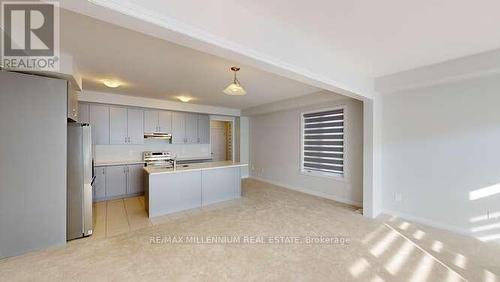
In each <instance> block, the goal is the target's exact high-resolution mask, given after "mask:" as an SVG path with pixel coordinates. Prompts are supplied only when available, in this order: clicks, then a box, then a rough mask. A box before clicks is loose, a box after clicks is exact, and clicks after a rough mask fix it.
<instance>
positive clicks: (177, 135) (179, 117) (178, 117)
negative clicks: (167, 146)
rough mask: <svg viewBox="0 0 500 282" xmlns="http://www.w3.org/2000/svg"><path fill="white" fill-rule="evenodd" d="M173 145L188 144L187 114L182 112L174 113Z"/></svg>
mask: <svg viewBox="0 0 500 282" xmlns="http://www.w3.org/2000/svg"><path fill="white" fill-rule="evenodd" d="M172 143H173V144H184V143H186V120H185V114H184V113H181V112H173V113H172Z"/></svg>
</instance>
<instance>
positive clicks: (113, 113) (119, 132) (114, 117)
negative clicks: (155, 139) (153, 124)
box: [109, 107, 144, 144]
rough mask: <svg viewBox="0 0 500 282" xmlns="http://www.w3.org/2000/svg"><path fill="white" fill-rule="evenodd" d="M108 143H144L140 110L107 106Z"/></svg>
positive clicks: (142, 120) (142, 117)
mask: <svg viewBox="0 0 500 282" xmlns="http://www.w3.org/2000/svg"><path fill="white" fill-rule="evenodd" d="M109 127H110V134H109V142H110V144H142V143H144V129H143V127H144V114H143V111H142V110H137V109H127V108H122V107H109Z"/></svg>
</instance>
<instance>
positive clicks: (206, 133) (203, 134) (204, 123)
mask: <svg viewBox="0 0 500 282" xmlns="http://www.w3.org/2000/svg"><path fill="white" fill-rule="evenodd" d="M198 143H199V144H210V117H209V116H208V115H203V114H199V115H198Z"/></svg>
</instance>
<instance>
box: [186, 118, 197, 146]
mask: <svg viewBox="0 0 500 282" xmlns="http://www.w3.org/2000/svg"><path fill="white" fill-rule="evenodd" d="M185 119H186V122H185V124H186V125H185V131H186V133H185V138H186V139H185V143H187V144H195V143H198V114H192V113H188V114H185Z"/></svg>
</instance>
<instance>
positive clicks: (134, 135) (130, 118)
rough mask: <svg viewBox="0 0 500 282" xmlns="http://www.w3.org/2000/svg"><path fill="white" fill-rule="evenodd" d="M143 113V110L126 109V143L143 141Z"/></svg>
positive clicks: (140, 142)
mask: <svg viewBox="0 0 500 282" xmlns="http://www.w3.org/2000/svg"><path fill="white" fill-rule="evenodd" d="M143 119H144V114H143V110H139V109H128V110H127V133H128V144H143V143H144V120H143Z"/></svg>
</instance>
